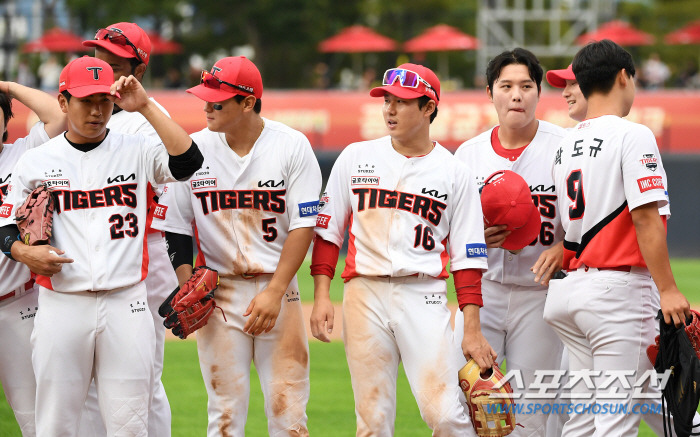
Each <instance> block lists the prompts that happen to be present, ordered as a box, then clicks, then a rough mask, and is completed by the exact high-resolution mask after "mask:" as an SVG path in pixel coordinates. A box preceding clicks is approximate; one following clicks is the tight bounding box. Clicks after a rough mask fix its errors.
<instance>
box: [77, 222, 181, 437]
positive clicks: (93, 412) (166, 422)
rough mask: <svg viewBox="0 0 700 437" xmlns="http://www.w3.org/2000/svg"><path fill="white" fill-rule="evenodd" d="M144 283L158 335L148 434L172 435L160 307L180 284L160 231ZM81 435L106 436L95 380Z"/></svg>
mask: <svg viewBox="0 0 700 437" xmlns="http://www.w3.org/2000/svg"><path fill="white" fill-rule="evenodd" d="M144 283H145V284H146V291H147V293H148V309H149V310H150V312H151V316H152V317H153V326H154V328H155V336H156V347H155V349H154V352H155V356H154V361H153V363H154V369H153V370H154V374H155V377H154V384H153V399H152V401H151V409H150V410H149V412H148V435H149V436H151V437H170V424H171V414H170V403H169V402H168V397H167V395H166V394H165V388H164V387H163V383H162V382H161V376H162V375H163V354H164V350H165V326H163V318H162V317H161V316H160V315H159V314H158V308H159V307H160V304H162V303H163V301H165V299H166V298H167V297H168V296H169V295H170V293H172V292H173V290H175V288H176V287H177V276H176V275H175V271H174V270H173V267H172V264H171V263H170V257H168V251H167V248H166V245H165V239H164V238H163V237H162V236H161V234H160V233H151V234H148V276H147V277H146V280H145V281H144ZM78 436H79V437H102V436H106V433H105V426H104V424H103V423H102V417H101V416H100V408H99V405H98V401H97V390H96V388H95V383H94V381H93V382H92V383H91V384H90V390H89V391H88V397H87V400H86V401H85V407H84V408H83V412H82V416H81V418H80V432H79V433H78Z"/></svg>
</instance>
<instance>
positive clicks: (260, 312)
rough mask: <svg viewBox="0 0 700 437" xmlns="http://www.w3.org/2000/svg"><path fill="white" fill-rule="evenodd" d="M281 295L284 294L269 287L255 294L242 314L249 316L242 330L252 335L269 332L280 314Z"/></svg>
mask: <svg viewBox="0 0 700 437" xmlns="http://www.w3.org/2000/svg"><path fill="white" fill-rule="evenodd" d="M281 296H284V292H282V293H278V292H277V291H276V290H273V289H271V288H269V287H268V288H266V289H265V290H263V291H261V292H260V293H259V294H258V295H257V296H255V297H254V298H253V300H251V301H250V305H248V309H247V310H246V311H245V313H244V314H243V317H248V316H250V317H249V318H248V321H247V322H246V324H245V326H244V327H243V332H246V333H248V334H252V335H260V334H262V333H263V332H270V331H271V330H272V328H274V327H275V322H276V321H277V317H279V314H280V308H281V307H282V297H281Z"/></svg>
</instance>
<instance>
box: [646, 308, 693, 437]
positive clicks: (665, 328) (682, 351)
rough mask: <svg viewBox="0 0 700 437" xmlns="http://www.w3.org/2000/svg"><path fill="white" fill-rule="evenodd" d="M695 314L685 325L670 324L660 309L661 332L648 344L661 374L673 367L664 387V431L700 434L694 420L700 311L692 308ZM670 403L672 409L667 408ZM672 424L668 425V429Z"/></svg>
mask: <svg viewBox="0 0 700 437" xmlns="http://www.w3.org/2000/svg"><path fill="white" fill-rule="evenodd" d="M690 312H691V313H692V316H691V317H690V318H688V319H687V320H686V321H685V329H683V328H676V327H675V326H674V325H673V323H671V324H670V325H667V324H666V322H664V315H663V313H662V312H661V310H659V314H658V315H657V316H656V318H657V319H659V332H660V335H658V336H657V337H656V342H655V344H653V345H651V346H649V347H648V348H647V356H648V357H649V360H651V363H652V364H653V365H654V369H655V370H656V373H657V374H662V373H664V372H665V371H666V370H669V369H670V370H671V376H670V377H669V379H668V382H667V383H666V387H664V389H663V399H662V404H661V406H662V408H663V417H664V435H672V432H671V416H673V430H674V431H675V432H676V436H678V437H687V436H691V435H700V423H693V418H694V416H695V411H697V409H698V404H700V390H698V384H699V383H700V313H698V312H697V311H693V310H690ZM667 407H668V410H667V409H666V408H667ZM667 427H668V429H667Z"/></svg>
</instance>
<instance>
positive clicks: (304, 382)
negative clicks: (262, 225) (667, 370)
mask: <svg viewBox="0 0 700 437" xmlns="http://www.w3.org/2000/svg"><path fill="white" fill-rule="evenodd" d="M271 278H272V275H269V274H266V275H260V276H257V277H255V278H252V279H244V278H242V277H241V276H234V277H230V276H222V277H220V283H219V288H218V289H217V290H216V291H215V292H214V299H215V300H216V303H217V305H219V306H220V307H221V308H223V310H224V312H225V314H226V319H227V320H228V321H225V320H224V318H223V316H222V315H221V311H219V310H218V309H217V310H216V311H215V312H214V314H213V315H212V316H211V318H210V319H209V322H208V323H207V325H206V326H204V327H203V328H201V329H200V330H198V331H197V333H196V334H197V349H198V351H199V363H200V366H201V369H202V376H203V378H204V385H205V387H206V389H207V394H208V395H209V403H208V408H207V410H208V414H209V426H208V429H207V436H209V437H220V436H222V435H224V436H230V437H243V436H244V435H245V423H246V419H247V417H248V399H249V396H250V363H251V361H252V362H253V363H255V369H256V370H257V372H258V376H259V378H260V385H261V387H262V392H263V395H264V397H265V415H266V416H267V426H268V431H269V434H270V436H273V437H282V436H299V437H303V436H308V435H309V432H308V430H307V427H306V422H307V416H306V404H307V403H308V401H309V388H310V386H309V343H308V340H307V337H306V329H305V327H304V318H303V315H302V311H301V302H300V300H299V286H298V284H297V279H296V277H294V279H293V280H292V282H291V283H290V284H289V287H288V288H287V293H286V295H285V296H283V298H282V307H281V310H280V314H279V317H278V319H277V322H276V324H275V327H274V328H273V329H272V331H270V332H268V333H263V334H260V335H258V336H255V337H254V336H252V335H250V334H246V333H244V332H243V327H244V326H245V323H246V321H247V319H248V318H247V317H243V313H245V311H246V309H247V308H248V305H249V304H250V301H251V300H252V299H253V298H254V297H255V296H257V295H258V294H259V293H260V292H261V291H263V290H264V289H265V288H266V287H267V284H268V283H269V282H270V279H271Z"/></svg>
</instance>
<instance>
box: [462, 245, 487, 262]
mask: <svg viewBox="0 0 700 437" xmlns="http://www.w3.org/2000/svg"><path fill="white" fill-rule="evenodd" d="M487 257H488V254H487V252H486V245H485V244H483V243H471V244H467V258H487Z"/></svg>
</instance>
